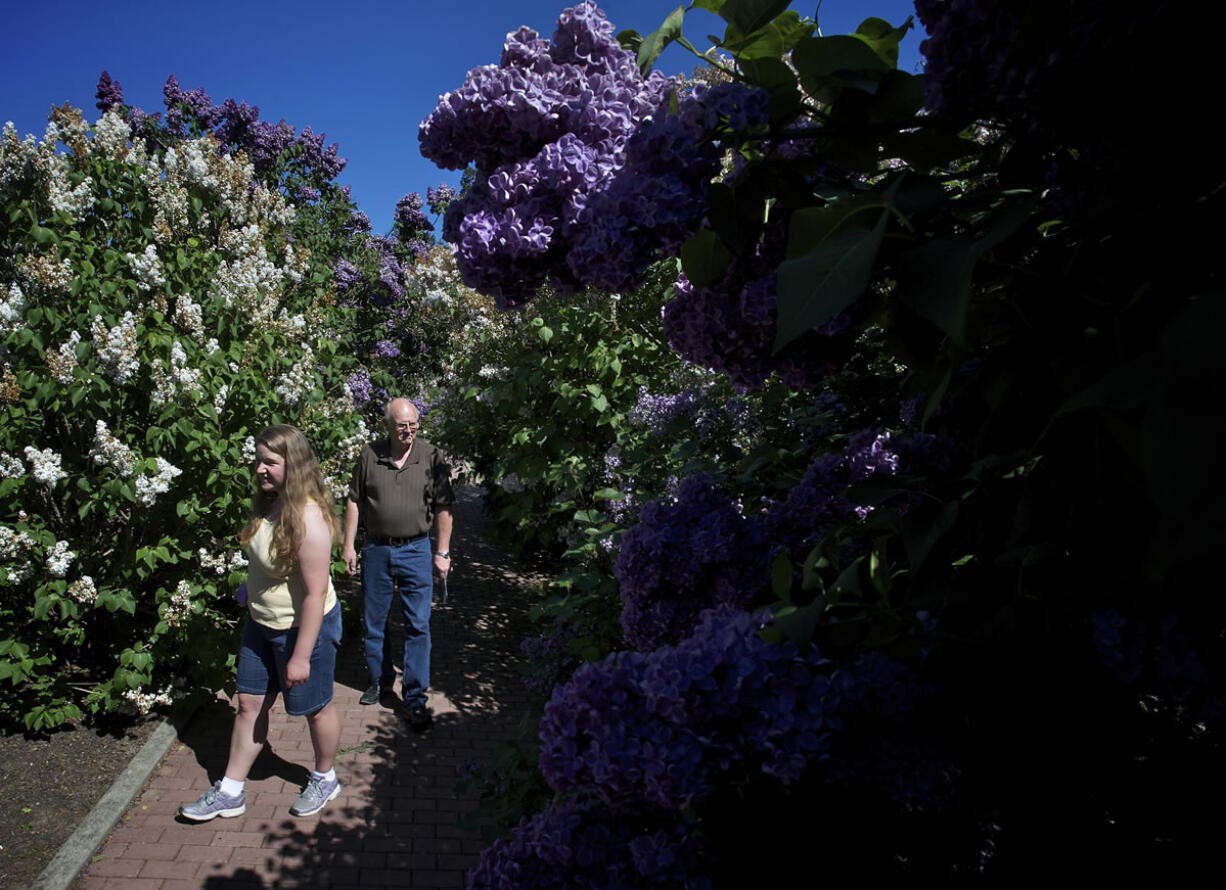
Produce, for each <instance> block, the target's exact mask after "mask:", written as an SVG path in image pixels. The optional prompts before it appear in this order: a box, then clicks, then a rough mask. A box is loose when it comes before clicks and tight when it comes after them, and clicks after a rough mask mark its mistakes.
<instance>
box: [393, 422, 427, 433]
mask: <svg viewBox="0 0 1226 890" xmlns="http://www.w3.org/2000/svg"><path fill="white" fill-rule="evenodd" d="M419 429H421V424H420V423H398V424H396V432H398V433H403V432H406V431H407V432H410V433H415V432H417V431H418V430H419Z"/></svg>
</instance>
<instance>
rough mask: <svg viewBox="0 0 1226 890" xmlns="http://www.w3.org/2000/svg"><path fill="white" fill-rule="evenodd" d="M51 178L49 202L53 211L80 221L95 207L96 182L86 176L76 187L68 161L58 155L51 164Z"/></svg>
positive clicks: (48, 182) (49, 181)
mask: <svg viewBox="0 0 1226 890" xmlns="http://www.w3.org/2000/svg"><path fill="white" fill-rule="evenodd" d="M50 172H51V176H50V178H49V179H48V181H47V201H48V203H49V204H50V205H51V209H52V210H57V211H59V212H60V213H64V214H67V215H68V216H69V217H71V218H72V219H73V220H77V219H80V218H81V217H83V216H84V215H85V214H87V213H88V212H89V211H90V208H92V207H93V206H94V193H93V188H94V181H93V180H92V179H90V177H88V176H86V177H85V178H84V179H82V180H81V181H80V182H79V183H77V184H76V185H73V184H72V180H71V179H70V178H69V175H68V173H69V163H68V159H67V158H66V157H64V156H63V155H56V156H55V159H54V161H53V162H52V164H51V171H50Z"/></svg>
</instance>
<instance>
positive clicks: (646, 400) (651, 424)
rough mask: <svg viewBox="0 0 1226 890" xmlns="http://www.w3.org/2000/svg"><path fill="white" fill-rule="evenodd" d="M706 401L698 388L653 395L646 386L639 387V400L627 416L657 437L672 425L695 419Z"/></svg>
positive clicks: (634, 423)
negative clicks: (679, 421) (699, 408)
mask: <svg viewBox="0 0 1226 890" xmlns="http://www.w3.org/2000/svg"><path fill="white" fill-rule="evenodd" d="M704 400H705V396H704V394H703V393H702V392H701V391H700V390H699V389H697V388H696V387H692V386H691V387H686V388H685V389H683V390H682V391H681V392H678V393H667V394H665V395H659V396H657V395H652V394H651V392H650V391H649V390H648V389H647V387H646V386H640V387H639V396H638V400H637V401H636V402H635V404H634V407H633V408H631V409H630V411H629V412H628V414H627V419H628V420H629V421H630V423H632V424H633V425H635V426H637V427H642V428H643V429H646V430H649V431H650V432H652V433H655V434H657V435H659V434H661V433H664V432H666V431H667V429H668V427H669V425H670V424H672V423H674V422H676V421H678V420H687V419H689V418H692V417H694V415H695V413H696V411H697V410H698V407H699V406H700V405H701V404H702V403H703V401H704Z"/></svg>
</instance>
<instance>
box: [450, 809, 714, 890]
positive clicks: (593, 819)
mask: <svg viewBox="0 0 1226 890" xmlns="http://www.w3.org/2000/svg"><path fill="white" fill-rule="evenodd" d="M701 853H702V851H701V847H700V842H699V840H698V835H697V833H696V832H695V831H694V829H693V825H692V824H691V823H690V822H689V821H688V820H678V819H677V817H676V814H674V813H667V812H661V811H659V810H657V809H653V808H650V807H641V808H630V809H615V808H611V807H608V806H605V805H603V804H601V803H599V802H596V801H577V800H568V801H561V802H558V803H555V804H552V805H551V806H550V807H548V808H547V809H546V810H544V811H543V812H540V813H537V814H535V815H533V816H525V817H524V818H523V819H521V820H520V822H519V824H518V825H516V826H515V827H514V828H513V829H511V835H510V837H509V838H507V839H505V840H498V841H495V842H494V843H493V844H492V845H491V846H490V847H488V848H487V849H486V850H484V851H483V852H482V854H481V861H480V862H479V863H478V864H477V866H476V868H474V869H473V870H472V871H471V872H469V874H468V887H469V888H470V890H528V888H531V890H551V888H556V890H573V888H578V887H583V888H589V890H606V888H607V890H615V888H616V890H636V888H642V890H646V888H651V887H674V888H684V890H710V887H711V882H710V879H709V878H707V877H705V876H703V875H702V873H701V867H702V865H703V863H704V861H705V857H704V856H702V855H701Z"/></svg>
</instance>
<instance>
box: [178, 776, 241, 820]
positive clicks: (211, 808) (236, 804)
mask: <svg viewBox="0 0 1226 890" xmlns="http://www.w3.org/2000/svg"><path fill="white" fill-rule="evenodd" d="M245 812H247V793H246V792H245V791H240V792H239V794H238V797H229V796H228V795H225V794H222V793H221V780H220V779H218V780H217V781H216V782H214V783H213V787H212V788H210V789H209V790H208V791H206V792H204V794H202V795H200V799H199V800H197V801H196V802H195V803H185V804H183V806H181V807H179V815H180V816H182V817H183V818H184V819H191V820H192V821H193V822H208V821H209V820H210V819H216V818H217V817H218V816H221V817H223V818H225V819H229V818H230V817H231V816H241V815H242V814H243V813H245Z"/></svg>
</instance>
